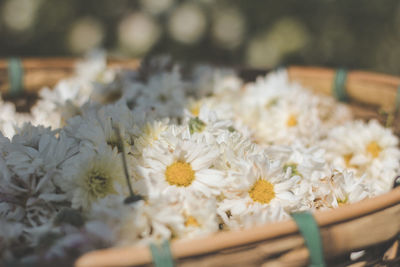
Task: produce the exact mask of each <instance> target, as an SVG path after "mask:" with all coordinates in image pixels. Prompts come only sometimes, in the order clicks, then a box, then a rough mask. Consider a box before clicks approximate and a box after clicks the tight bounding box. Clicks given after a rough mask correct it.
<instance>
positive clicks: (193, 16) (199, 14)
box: [168, 3, 207, 44]
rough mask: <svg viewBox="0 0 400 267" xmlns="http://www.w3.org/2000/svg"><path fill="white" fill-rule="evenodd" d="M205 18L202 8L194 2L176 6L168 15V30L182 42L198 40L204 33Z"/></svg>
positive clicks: (189, 42) (190, 42) (187, 42)
mask: <svg viewBox="0 0 400 267" xmlns="http://www.w3.org/2000/svg"><path fill="white" fill-rule="evenodd" d="M206 25H207V19H206V16H205V14H204V12H203V10H202V9H201V8H200V7H199V6H198V5H196V4H194V3H187V4H183V5H181V6H179V7H177V8H176V9H175V10H174V11H173V12H172V14H171V16H170V17H169V21H168V30H169V32H170V34H171V36H172V38H173V39H175V40H176V41H178V42H181V43H184V44H192V43H196V42H198V41H199V40H200V39H201V37H202V36H203V35H204V32H205V29H206Z"/></svg>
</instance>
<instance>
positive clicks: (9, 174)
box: [0, 124, 77, 227]
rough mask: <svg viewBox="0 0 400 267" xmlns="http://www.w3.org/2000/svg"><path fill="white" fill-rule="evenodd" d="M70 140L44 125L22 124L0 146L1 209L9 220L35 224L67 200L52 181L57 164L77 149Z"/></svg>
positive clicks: (30, 224) (30, 225) (45, 218)
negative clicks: (18, 130)
mask: <svg viewBox="0 0 400 267" xmlns="http://www.w3.org/2000/svg"><path fill="white" fill-rule="evenodd" d="M76 148H77V147H76V146H75V143H74V142H73V140H71V139H68V138H66V137H65V135H63V134H62V133H61V134H60V135H59V137H58V138H57V137H55V133H54V132H51V131H49V129H46V128H43V127H34V126H31V125H29V124H27V125H25V126H24V127H23V128H22V129H21V130H20V133H19V134H17V135H15V136H14V138H13V141H12V142H9V143H4V146H3V147H2V149H3V151H2V152H3V153H4V154H5V156H4V158H3V157H1V158H0V165H1V169H2V173H1V176H0V184H1V185H0V194H1V195H2V196H4V201H3V202H2V203H1V205H0V207H1V208H0V213H1V214H2V215H3V216H4V217H5V218H8V219H10V220H14V221H19V222H24V223H25V224H26V226H27V227H37V226H40V225H42V224H44V223H46V222H47V221H48V220H49V219H51V218H52V217H53V216H54V214H55V212H56V211H57V209H58V207H59V205H60V202H62V201H65V200H66V196H65V195H64V194H63V193H62V192H58V190H57V187H56V185H55V183H56V180H57V179H59V177H60V174H61V168H60V165H61V164H62V163H63V162H64V161H65V160H66V159H68V158H69V157H71V156H73V155H74V154H75V153H76V151H77V150H76Z"/></svg>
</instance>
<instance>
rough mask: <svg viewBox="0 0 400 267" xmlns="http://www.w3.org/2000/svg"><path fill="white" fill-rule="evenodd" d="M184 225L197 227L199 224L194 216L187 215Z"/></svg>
mask: <svg viewBox="0 0 400 267" xmlns="http://www.w3.org/2000/svg"><path fill="white" fill-rule="evenodd" d="M185 226H186V227H188V226H193V227H199V226H200V224H199V222H198V221H197V220H196V218H195V217H193V216H187V217H186V221H185Z"/></svg>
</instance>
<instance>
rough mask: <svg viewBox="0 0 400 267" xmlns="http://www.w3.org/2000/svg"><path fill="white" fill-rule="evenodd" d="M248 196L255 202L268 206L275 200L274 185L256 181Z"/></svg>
mask: <svg viewBox="0 0 400 267" xmlns="http://www.w3.org/2000/svg"><path fill="white" fill-rule="evenodd" d="M249 195H250V197H251V198H252V199H253V201H255V202H260V203H262V204H268V203H269V202H270V201H271V200H272V199H274V198H275V191H274V185H273V184H271V183H270V182H268V181H265V180H263V179H258V180H257V182H255V183H254V185H253V187H252V188H251V189H250V190H249Z"/></svg>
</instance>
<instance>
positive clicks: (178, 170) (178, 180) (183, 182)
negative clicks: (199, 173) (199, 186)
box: [165, 161, 194, 186]
mask: <svg viewBox="0 0 400 267" xmlns="http://www.w3.org/2000/svg"><path fill="white" fill-rule="evenodd" d="M165 179H166V180H167V182H168V183H169V184H170V185H176V186H189V185H191V184H192V182H193V180H194V171H193V169H192V166H190V164H189V163H186V162H179V161H177V162H175V163H172V164H171V165H169V166H168V167H167V170H166V171H165Z"/></svg>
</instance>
